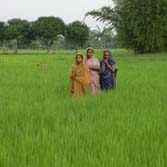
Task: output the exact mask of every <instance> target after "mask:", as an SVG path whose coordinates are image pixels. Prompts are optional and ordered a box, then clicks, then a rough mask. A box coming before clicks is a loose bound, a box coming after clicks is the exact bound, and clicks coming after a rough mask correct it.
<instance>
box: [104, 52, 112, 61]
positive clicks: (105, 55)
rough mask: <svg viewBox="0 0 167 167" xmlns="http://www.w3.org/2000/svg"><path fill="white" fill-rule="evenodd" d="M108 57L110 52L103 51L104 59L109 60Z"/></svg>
mask: <svg viewBox="0 0 167 167" xmlns="http://www.w3.org/2000/svg"><path fill="white" fill-rule="evenodd" d="M110 58H111V54H110V53H109V52H105V54H104V59H105V60H110Z"/></svg>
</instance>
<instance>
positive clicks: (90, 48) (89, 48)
mask: <svg viewBox="0 0 167 167" xmlns="http://www.w3.org/2000/svg"><path fill="white" fill-rule="evenodd" d="M89 50H91V51H92V52H93V53H94V49H93V48H92V47H88V48H87V49H86V53H88V51H89Z"/></svg>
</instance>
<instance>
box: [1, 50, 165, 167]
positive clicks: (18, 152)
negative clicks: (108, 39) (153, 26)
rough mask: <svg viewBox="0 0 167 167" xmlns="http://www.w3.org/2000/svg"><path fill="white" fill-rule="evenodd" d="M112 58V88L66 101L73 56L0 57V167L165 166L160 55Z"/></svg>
mask: <svg viewBox="0 0 167 167" xmlns="http://www.w3.org/2000/svg"><path fill="white" fill-rule="evenodd" d="M81 52H83V51H81ZM101 54H102V51H100V50H98V51H96V55H97V57H99V58H100V57H101ZM113 55H114V58H115V60H116V61H117V62H118V66H119V74H118V78H117V90H116V91H111V92H109V93H100V94H99V95H98V96H96V97H91V96H90V97H85V98H81V99H73V98H71V97H70V94H69V81H68V71H69V68H70V66H71V64H72V63H73V58H74V55H73V51H57V53H56V55H50V56H47V55H45V54H42V53H41V55H40V54H37V55H36V54H35V53H34V54H30V53H23V52H21V53H20V54H19V55H18V56H16V55H11V54H9V55H3V54H1V56H0V166H2V167H166V164H167V104H166V97H167V73H166V71H167V53H159V54H150V55H136V56H134V55H132V54H131V53H130V52H128V51H126V50H113ZM38 62H41V63H47V64H48V67H47V68H43V69H41V68H37V66H36V63H38Z"/></svg>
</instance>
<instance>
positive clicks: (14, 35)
mask: <svg viewBox="0 0 167 167" xmlns="http://www.w3.org/2000/svg"><path fill="white" fill-rule="evenodd" d="M30 32H31V26H30V23H29V22H28V21H26V20H21V19H12V20H9V21H8V23H7V25H6V28H5V32H4V39H5V40H17V43H18V46H19V47H20V48H22V47H23V48H24V45H27V44H28V43H29V41H30V40H31V39H30V37H31V36H30Z"/></svg>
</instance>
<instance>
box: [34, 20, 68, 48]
mask: <svg viewBox="0 0 167 167" xmlns="http://www.w3.org/2000/svg"><path fill="white" fill-rule="evenodd" d="M32 29H33V30H34V32H35V36H37V37H39V38H40V39H41V40H42V41H43V42H44V44H45V45H46V46H47V48H48V49H49V48H50V47H51V45H52V44H53V41H55V40H57V39H58V35H64V32H65V24H64V22H63V20H62V19H60V18H58V17H40V18H38V20H37V21H35V22H34V23H33V26H32Z"/></svg>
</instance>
